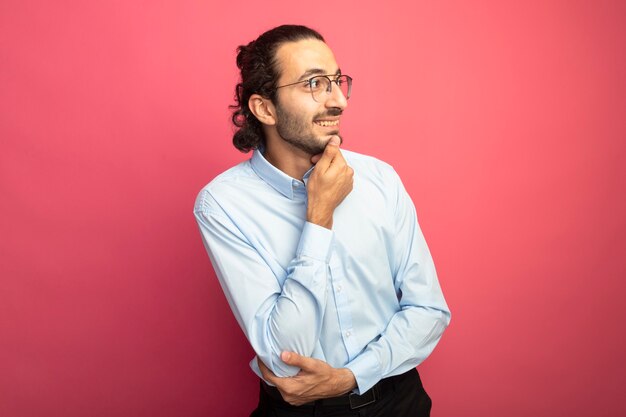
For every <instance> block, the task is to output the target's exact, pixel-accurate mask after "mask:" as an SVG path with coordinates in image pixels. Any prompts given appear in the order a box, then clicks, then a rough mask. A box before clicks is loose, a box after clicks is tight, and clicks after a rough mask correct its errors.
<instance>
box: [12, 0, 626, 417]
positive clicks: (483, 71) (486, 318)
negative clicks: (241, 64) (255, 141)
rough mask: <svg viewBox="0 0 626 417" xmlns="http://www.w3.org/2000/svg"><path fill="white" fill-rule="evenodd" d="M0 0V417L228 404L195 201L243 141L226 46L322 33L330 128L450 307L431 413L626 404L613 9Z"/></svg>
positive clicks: (236, 336)
mask: <svg viewBox="0 0 626 417" xmlns="http://www.w3.org/2000/svg"><path fill="white" fill-rule="evenodd" d="M78 3H79V2H48V1H36V0H34V1H24V0H21V1H18V0H3V1H2V4H1V5H0V45H1V46H0V47H1V51H2V54H1V57H0V141H1V142H0V144H1V148H0V149H1V152H0V193H1V194H0V195H1V196H0V275H1V278H0V416H8V417H27V416H28V417H31V416H44V415H45V416H49V417H51V416H62V417H82V416H103V417H104V416H151V417H158V416H245V415H247V413H248V412H249V411H250V410H251V409H252V408H253V406H254V404H255V401H256V397H257V379H256V378H255V377H254V376H253V374H252V372H251V371H250V370H249V369H248V366H247V362H248V360H249V359H250V357H251V355H252V353H251V350H250V348H249V347H248V346H247V343H246V341H245V339H244V337H243V335H242V333H241V331H240V330H239V328H238V327H237V325H236V323H235V320H234V319H233V318H232V317H231V313H230V311H229V309H228V307H227V305H226V302H225V299H224V296H223V295H222V293H221V291H220V288H219V286H218V284H217V281H216V279H215V276H214V274H213V272H212V268H211V265H210V263H209V260H208V257H207V255H206V253H205V252H204V248H203V247H202V243H201V240H200V236H199V233H198V232H197V229H196V225H195V222H194V219H193V216H192V206H193V202H194V198H195V196H196V194H197V192H198V191H199V190H200V188H201V187H202V186H203V185H204V184H206V183H207V182H208V181H209V180H211V179H212V178H213V177H214V176H215V175H216V174H218V173H219V172H221V171H223V170H224V169H226V168H228V167H230V166H232V165H234V164H235V163H237V162H238V161H241V160H243V159H244V158H246V157H247V156H246V155H243V154H241V153H239V152H238V151H236V150H235V149H234V148H233V147H232V146H231V145H230V140H231V127H230V125H229V112H228V108H227V106H228V105H229V104H231V103H232V97H233V87H234V84H235V82H236V79H237V74H236V67H235V64H234V58H235V48H236V46H237V45H239V44H241V43H247V42H248V41H250V40H252V39H253V38H255V37H256V36H257V35H258V34H259V33H261V32H262V31H264V30H266V29H268V28H270V27H273V26H275V25H278V24H282V23H287V22H290V23H294V22H297V23H303V24H307V25H310V26H312V27H314V28H316V29H318V30H320V31H321V32H322V34H323V35H324V36H325V37H326V38H327V41H328V42H329V44H330V45H331V47H332V48H333V49H334V51H335V53H336V56H337V58H338V61H339V63H340V65H341V67H342V69H343V70H344V72H345V73H348V74H350V75H352V76H353V77H354V94H353V97H352V98H351V100H350V105H349V108H348V110H347V111H346V114H345V123H344V132H343V133H344V135H345V147H346V148H347V149H352V150H355V151H359V152H364V153H368V154H371V155H374V156H377V157H379V158H381V159H383V160H386V161H387V162H389V163H391V164H392V165H393V166H394V167H395V168H396V169H397V171H398V172H399V173H400V174H401V176H402V178H403V179H404V182H405V184H406V186H407V189H408V190H409V192H410V194H411V195H412V197H413V199H414V201H415V205H416V206H417V209H418V214H419V217H420V222H421V225H422V228H423V230H424V233H425V235H426V237H427V240H428V242H429V244H430V247H431V250H432V253H433V256H434V258H435V262H436V264H437V267H438V272H439V276H440V280H441V284H442V286H443V289H444V292H445V294H446V297H447V300H448V302H449V304H450V307H451V309H452V312H453V318H452V324H451V327H450V328H449V329H448V331H447V333H446V334H445V335H444V337H443V339H442V341H441V343H440V345H439V347H438V348H437V349H436V350H435V352H434V354H433V355H432V356H431V358H429V359H428V360H427V361H426V362H425V363H424V364H423V365H421V366H420V367H419V369H420V371H421V373H422V376H423V379H424V381H425V386H426V389H427V390H428V392H429V393H430V394H431V396H432V397H433V401H434V408H433V413H432V414H433V416H435V417H444V416H451V417H457V416H467V417H471V416H508V417H517V416H519V417H522V416H524V417H525V416H568V417H575V416H594V417H602V416H607V417H608V416H623V415H626V404H625V402H624V395H623V392H622V391H623V390H624V389H625V387H626V381H625V375H626V369H625V361H624V358H623V355H624V353H625V352H626V343H625V342H626V341H625V331H624V324H623V322H624V318H625V317H626V314H625V313H626V311H625V304H626V302H625V301H624V290H625V287H626V285H625V284H624V282H625V279H626V268H625V265H626V262H625V257H626V238H625V237H624V235H625V233H626V218H625V216H624V213H626V198H625V197H624V194H625V189H626V184H625V172H624V163H625V161H624V153H625V152H626V81H625V80H626V3H625V2H623V1H560V2H557V1H529V2H521V1H515V2H513V1H472V2H470V1H468V2H455V1H440V2H432V1H420V2H412V1H387V2H384V3H382V2H367V1H361V2H350V1H340V2H331V3H328V2H326V3H324V2H321V3H320V2H317V3H315V2H313V3H298V2H293V1H269V2H268V1H263V2H249V1H246V2H219V3H218V2H215V4H212V3H210V2H201V1H162V2H140V1H110V2H95V1H94V2H83V4H78Z"/></svg>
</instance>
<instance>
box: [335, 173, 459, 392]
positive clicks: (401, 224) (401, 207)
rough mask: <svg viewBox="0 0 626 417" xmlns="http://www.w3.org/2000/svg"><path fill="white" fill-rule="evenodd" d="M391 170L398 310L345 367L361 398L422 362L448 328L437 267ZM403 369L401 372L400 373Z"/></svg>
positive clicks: (412, 211)
mask: <svg viewBox="0 0 626 417" xmlns="http://www.w3.org/2000/svg"><path fill="white" fill-rule="evenodd" d="M390 170H391V171H392V187H390V188H389V190H390V192H392V194H391V198H392V200H391V201H393V202H394V203H395V204H393V207H395V208H394V209H393V213H394V218H393V223H394V225H395V227H394V230H395V233H396V234H395V236H396V238H394V239H393V244H392V246H391V250H390V253H389V256H390V259H391V265H392V268H393V273H394V285H395V288H396V292H397V294H398V297H399V304H400V310H399V311H398V312H397V313H396V314H395V315H393V317H392V318H391V320H390V321H389V323H388V324H387V327H386V328H385V330H384V331H383V332H382V333H381V334H380V337H379V338H377V339H375V340H374V341H372V342H370V343H369V344H368V345H367V346H366V347H365V349H364V350H363V351H362V352H361V353H360V354H359V355H357V356H356V357H355V358H354V359H353V360H352V361H350V362H349V363H348V364H347V365H346V367H347V368H348V369H350V370H351V371H352V373H353V374H354V375H355V378H356V380H357V386H358V387H357V392H358V393H364V392H365V391H367V390H369V389H370V388H371V387H372V386H373V385H374V384H376V383H377V382H378V381H379V380H381V379H382V378H385V377H387V376H389V375H394V374H396V373H398V372H394V371H397V370H409V369H411V368H414V367H416V366H417V365H418V364H420V363H421V362H422V361H424V360H425V359H426V358H427V357H428V356H429V355H430V354H431V352H432V351H433V349H434V348H435V346H436V345H437V343H438V342H439V340H440V338H441V336H442V334H443V331H444V330H445V329H446V327H447V326H448V324H449V323H450V317H451V315H450V310H449V309H448V306H447V304H446V301H445V299H444V297H443V293H442V291H441V287H440V285H439V281H438V279H437V273H436V271H435V266H434V263H433V260H432V257H431V255H430V251H429V250H428V246H427V245H426V241H425V240H424V236H423V234H422V231H421V230H420V227H419V224H418V221H417V216H416V213H415V207H414V206H413V202H412V201H411V198H410V197H409V195H408V193H407V192H406V190H405V189H404V186H403V185H402V182H401V181H400V178H399V177H398V175H397V174H396V173H395V171H393V169H391V168H390ZM399 368H401V369H399Z"/></svg>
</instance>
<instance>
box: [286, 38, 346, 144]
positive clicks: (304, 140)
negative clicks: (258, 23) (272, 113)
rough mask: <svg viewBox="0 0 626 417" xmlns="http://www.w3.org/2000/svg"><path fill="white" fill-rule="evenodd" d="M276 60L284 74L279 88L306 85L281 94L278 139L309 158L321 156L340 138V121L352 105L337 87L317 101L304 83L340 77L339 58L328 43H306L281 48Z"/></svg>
mask: <svg viewBox="0 0 626 417" xmlns="http://www.w3.org/2000/svg"><path fill="white" fill-rule="evenodd" d="M276 58H277V61H278V67H279V70H280V77H279V80H278V83H277V85H279V86H280V85H285V84H291V83H295V82H297V81H303V82H302V83H301V84H296V85H292V86H288V87H284V88H280V89H278V91H277V98H276V103H275V107H276V119H277V120H276V130H277V132H278V135H279V136H280V137H281V138H282V139H283V140H284V141H285V142H288V143H289V144H291V145H293V146H294V147H296V148H298V149H300V150H303V151H305V152H306V153H308V154H311V155H315V154H318V153H321V152H323V151H324V148H325V147H326V144H327V143H328V141H329V140H330V138H331V137H332V136H333V135H338V134H339V118H340V116H341V113H342V112H343V110H344V109H345V108H346V106H347V105H348V103H347V101H346V98H345V97H344V96H343V94H342V93H341V90H340V89H339V87H338V86H337V85H336V84H334V83H333V84H332V91H331V93H329V94H325V93H324V94H322V95H321V97H322V98H321V99H318V101H315V100H314V99H313V96H312V95H311V90H310V89H309V87H308V85H307V84H306V83H305V82H304V81H306V80H307V79H309V78H311V77H313V76H315V75H322V74H323V75H330V74H333V75H334V74H338V73H339V67H338V66H337V62H336V61H335V57H334V56H333V53H332V51H331V50H330V48H329V47H328V46H327V45H326V44H325V43H324V42H321V41H319V40H317V39H306V40H302V41H298V42H289V43H286V44H283V45H281V46H280V47H279V48H278V50H277V51H276ZM330 78H331V79H333V77H332V76H331V77H330Z"/></svg>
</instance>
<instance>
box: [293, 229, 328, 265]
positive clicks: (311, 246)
mask: <svg viewBox="0 0 626 417" xmlns="http://www.w3.org/2000/svg"><path fill="white" fill-rule="evenodd" d="M334 235H335V234H334V232H333V231H332V230H330V229H327V228H325V227H322V226H319V225H317V224H314V223H310V222H306V223H304V228H302V235H301V236H300V243H298V249H297V250H296V255H297V256H307V257H309V258H313V259H317V260H319V261H323V262H326V263H328V262H330V255H331V254H332V243H333V237H334Z"/></svg>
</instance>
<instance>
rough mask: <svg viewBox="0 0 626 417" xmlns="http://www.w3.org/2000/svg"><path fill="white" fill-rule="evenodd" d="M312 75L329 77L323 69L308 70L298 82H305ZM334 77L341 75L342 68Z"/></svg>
mask: <svg viewBox="0 0 626 417" xmlns="http://www.w3.org/2000/svg"><path fill="white" fill-rule="evenodd" d="M311 75H328V74H326V72H325V71H324V70H323V69H320V68H311V69H308V70H306V71H305V72H304V74H302V75H301V76H300V78H298V81H304V80H306V79H307V78H309V77H310V76H311ZM333 75H341V68H339V69H338V70H337V72H335V73H334V74H333Z"/></svg>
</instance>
